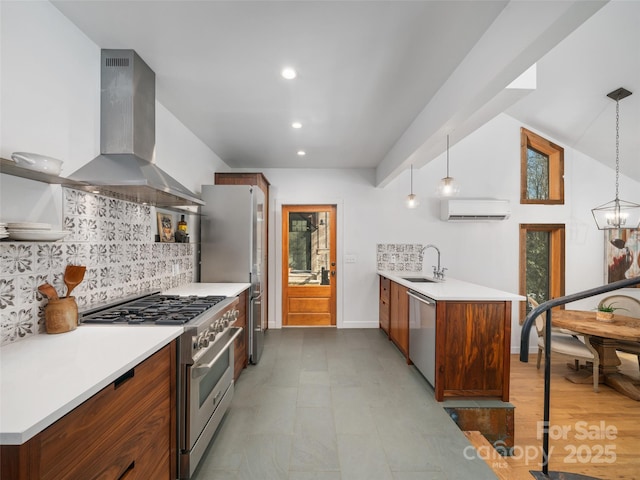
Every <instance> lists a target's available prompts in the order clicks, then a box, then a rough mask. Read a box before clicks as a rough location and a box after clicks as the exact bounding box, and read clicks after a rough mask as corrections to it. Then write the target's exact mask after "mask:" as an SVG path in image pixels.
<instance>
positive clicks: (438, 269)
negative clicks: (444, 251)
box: [420, 244, 447, 280]
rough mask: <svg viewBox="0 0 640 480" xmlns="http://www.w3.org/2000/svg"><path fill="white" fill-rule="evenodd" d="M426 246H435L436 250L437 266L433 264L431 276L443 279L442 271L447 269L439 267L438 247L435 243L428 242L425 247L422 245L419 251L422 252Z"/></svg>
mask: <svg viewBox="0 0 640 480" xmlns="http://www.w3.org/2000/svg"><path fill="white" fill-rule="evenodd" d="M427 248H435V250H436V252H438V266H436V265H433V278H435V279H437V280H444V272H445V270H447V269H446V268H441V267H440V249H439V248H438V247H436V246H435V245H432V244H429V245H427V246H425V247H422V250H420V253H424V251H425V250H426V249H427Z"/></svg>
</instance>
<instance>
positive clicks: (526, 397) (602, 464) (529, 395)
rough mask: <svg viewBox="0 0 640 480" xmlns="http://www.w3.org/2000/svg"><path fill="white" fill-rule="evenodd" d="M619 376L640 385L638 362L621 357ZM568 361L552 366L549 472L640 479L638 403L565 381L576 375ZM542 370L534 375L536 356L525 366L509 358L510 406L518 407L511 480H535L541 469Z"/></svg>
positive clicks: (604, 388) (557, 360) (604, 389)
mask: <svg viewBox="0 0 640 480" xmlns="http://www.w3.org/2000/svg"><path fill="white" fill-rule="evenodd" d="M619 356H620V358H621V360H622V362H623V364H622V366H621V371H622V372H623V373H626V374H628V375H630V376H632V377H634V378H635V379H638V380H639V381H640V373H639V370H638V362H637V357H636V356H634V355H627V354H620V355H619ZM567 361H571V359H569V358H568V357H564V356H562V355H555V354H554V357H552V361H551V401H550V428H551V429H550V441H549V447H550V463H549V471H562V472H571V473H579V474H582V475H589V476H592V477H596V478H600V479H607V480H613V479H629V480H631V479H638V478H640V455H638V451H639V450H640V402H637V401H635V400H632V399H630V398H628V397H626V396H624V395H622V394H620V393H618V392H616V391H615V390H613V389H612V388H610V387H608V386H606V385H600V392H599V393H595V392H594V391H593V389H592V385H591V384H574V383H571V382H569V381H568V380H566V379H565V378H564V375H566V374H567V373H570V372H571V371H572V370H571V369H570V368H568V366H567ZM543 392H544V366H541V368H540V370H536V355H531V357H530V359H529V363H522V362H520V360H519V356H518V355H512V358H511V403H512V404H513V405H514V406H515V446H516V447H515V450H514V453H515V455H514V456H513V457H509V458H508V459H507V463H508V464H509V466H510V467H511V469H512V473H511V474H510V478H514V479H516V478H517V479H531V478H533V477H532V476H531V474H530V473H529V471H530V470H534V471H540V470H541V469H542V466H541V461H542V433H539V438H538V430H539V429H538V422H541V421H542V418H543V413H544V412H543Z"/></svg>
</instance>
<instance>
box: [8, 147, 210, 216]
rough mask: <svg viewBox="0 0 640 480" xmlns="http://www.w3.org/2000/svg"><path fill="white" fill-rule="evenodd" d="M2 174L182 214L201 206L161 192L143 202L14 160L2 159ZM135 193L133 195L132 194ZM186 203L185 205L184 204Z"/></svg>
mask: <svg viewBox="0 0 640 480" xmlns="http://www.w3.org/2000/svg"><path fill="white" fill-rule="evenodd" d="M0 173H4V174H7V175H13V176H14V177H21V178H26V179H29V180H34V181H36V182H42V183H48V184H51V185H62V186H63V187H73V188H77V189H79V190H84V191H87V192H91V193H98V194H100V195H104V196H106V197H110V198H118V199H120V200H126V201H129V202H134V203H148V204H150V205H154V206H156V207H158V208H165V209H168V210H173V211H177V212H182V213H191V214H193V213H196V212H192V211H191V210H188V209H184V208H180V207H185V206H196V207H198V206H200V204H198V203H190V202H187V201H184V200H183V199H180V198H178V197H175V196H173V195H169V194H167V195H162V192H159V193H158V194H157V196H156V197H155V198H154V201H149V202H142V201H141V200H140V198H139V197H138V196H136V194H135V193H139V191H140V188H139V189H138V192H135V191H133V190H131V189H129V190H126V189H124V188H122V187H108V186H95V185H90V184H88V183H87V182H80V181H77V180H71V179H69V178H65V177H61V176H59V175H51V174H49V173H44V172H38V171H35V170H30V169H28V168H23V167H20V166H18V165H16V162H14V161H13V160H8V159H6V158H0ZM132 192H133V193H132ZM183 202H184V203H183Z"/></svg>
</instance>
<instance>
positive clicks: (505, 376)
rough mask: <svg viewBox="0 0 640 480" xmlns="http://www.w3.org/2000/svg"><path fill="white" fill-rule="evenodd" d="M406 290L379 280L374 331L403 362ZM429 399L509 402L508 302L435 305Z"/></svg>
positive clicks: (406, 344)
mask: <svg viewBox="0 0 640 480" xmlns="http://www.w3.org/2000/svg"><path fill="white" fill-rule="evenodd" d="M408 291H409V289H408V288H407V287H404V286H402V285H400V284H398V283H396V282H394V281H392V280H390V279H389V278H386V277H383V276H380V297H379V305H378V316H379V322H380V328H381V329H382V330H383V331H384V332H385V333H387V335H388V336H389V339H390V340H391V341H393V343H394V344H395V345H396V346H397V347H398V349H399V350H400V351H401V352H402V353H403V354H404V355H405V356H406V357H407V363H409V364H410V363H411V360H410V359H409V355H410V352H409V335H410V331H409V297H408V295H407V292H408ZM435 348H436V351H435V357H436V358H435V370H436V371H435V385H434V389H435V398H436V400H437V401H439V402H441V401H443V400H444V399H445V398H446V397H470V398H475V397H488V398H500V399H501V400H502V401H504V402H508V401H509V372H510V368H511V365H510V359H511V357H510V354H511V302H510V301H481V300H468V301H438V302H437V307H436V347H435Z"/></svg>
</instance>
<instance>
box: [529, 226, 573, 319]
mask: <svg viewBox="0 0 640 480" xmlns="http://www.w3.org/2000/svg"><path fill="white" fill-rule="evenodd" d="M528 232H549V234H550V235H549V250H550V252H549V255H550V257H551V258H550V266H549V277H550V278H549V296H550V298H558V297H563V296H564V295H565V258H566V251H565V249H566V246H565V238H566V226H565V224H563V223H521V224H520V267H519V269H520V286H519V293H520V295H522V296H525V297H526V296H527V292H526V286H527V281H526V279H527V270H526V269H527V233H528ZM556 308H559V309H563V308H564V306H560V307H556ZM526 316H527V302H520V325H522V323H523V322H524V319H525V317H526Z"/></svg>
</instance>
